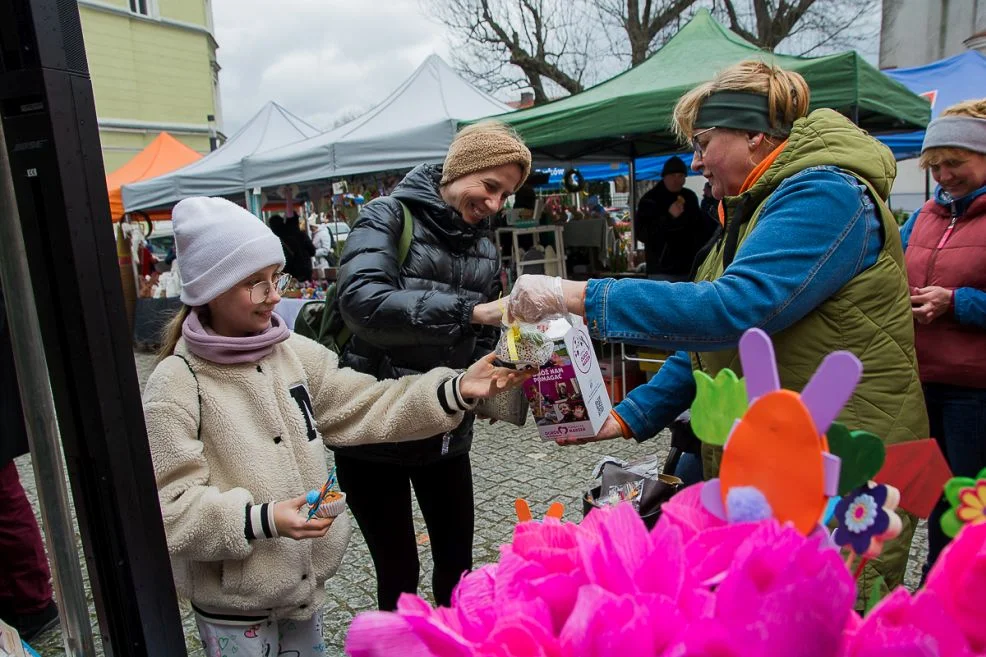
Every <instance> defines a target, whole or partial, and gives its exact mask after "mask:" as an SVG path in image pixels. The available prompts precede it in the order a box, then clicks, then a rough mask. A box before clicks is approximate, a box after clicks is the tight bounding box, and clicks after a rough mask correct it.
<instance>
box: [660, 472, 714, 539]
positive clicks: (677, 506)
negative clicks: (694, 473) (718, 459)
mask: <svg viewBox="0 0 986 657" xmlns="http://www.w3.org/2000/svg"><path fill="white" fill-rule="evenodd" d="M703 486H705V482H702V483H698V484H693V485H691V486H688V487H687V488H684V489H682V490H681V491H680V492H678V493H677V494H676V495H675V496H674V497H672V498H671V499H670V500H668V501H667V502H665V503H664V504H663V505H662V506H661V518H660V519H659V520H658V521H657V524H658V525H662V524H664V525H673V526H675V527H677V528H678V529H679V530H681V536H682V539H683V540H684V541H685V542H688V541H689V540H691V539H692V537H694V536H695V535H696V534H698V533H700V532H702V531H704V530H706V529H711V528H713V527H721V526H723V525H725V524H726V521H725V520H722V519H721V518H717V517H715V516H714V515H712V514H711V513H709V511H708V509H706V508H705V505H703V504H702V487H703ZM656 529H657V526H655V530H656Z"/></svg>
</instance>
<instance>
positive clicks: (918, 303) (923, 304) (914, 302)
mask: <svg viewBox="0 0 986 657" xmlns="http://www.w3.org/2000/svg"><path fill="white" fill-rule="evenodd" d="M951 305H952V291H951V290H946V289H945V288H943V287H938V286H937V285H931V286H929V287H921V288H917V287H914V288H911V312H912V313H913V314H914V319H916V320H917V321H918V323H920V324H930V323H931V322H933V321H935V320H936V319H938V318H939V317H941V316H942V315H944V314H945V313H946V312H948V309H949V307H950V306H951Z"/></svg>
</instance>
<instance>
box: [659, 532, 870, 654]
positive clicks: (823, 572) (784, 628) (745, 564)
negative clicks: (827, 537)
mask: <svg viewBox="0 0 986 657" xmlns="http://www.w3.org/2000/svg"><path fill="white" fill-rule="evenodd" d="M754 526H755V530H754V531H753V532H752V533H750V535H749V536H748V538H747V539H746V540H745V541H744V542H742V543H741V544H740V546H739V547H738V548H737V550H736V552H735V556H734V561H733V564H732V566H731V567H730V568H729V570H728V571H727V572H726V575H725V577H723V579H722V582H721V583H720V584H719V585H718V587H717V589H716V591H715V606H714V610H713V612H712V618H711V619H708V620H711V621H714V622H715V623H716V624H718V625H720V626H721V627H722V628H724V630H725V632H724V633H717V634H715V636H716V637H719V638H717V639H716V641H717V642H718V643H717V645H719V648H717V651H718V652H717V653H715V654H732V653H731V652H730V651H729V650H727V649H726V647H725V646H726V645H728V646H732V648H731V650H732V651H733V652H735V654H745V655H760V656H763V657H781V656H788V655H799V656H801V657H816V656H817V657H830V656H831V655H834V654H835V653H836V651H837V649H838V646H839V644H840V640H841V633H842V628H843V627H844V626H845V624H846V621H847V619H848V618H849V616H850V614H851V613H852V606H853V602H854V601H855V597H856V591H855V586H854V584H853V580H852V577H851V576H850V574H849V572H848V571H847V570H846V567H845V565H844V564H843V563H842V560H841V559H840V557H839V554H838V553H837V552H836V551H835V550H832V549H829V548H826V547H825V546H824V543H823V542H822V541H820V540H818V539H817V538H805V537H804V536H802V535H801V534H800V533H799V532H798V531H796V530H795V529H794V528H793V527H790V526H785V527H781V526H780V525H779V524H778V523H777V522H776V521H775V520H769V521H766V522H763V523H757V524H756V525H754ZM703 626H704V624H703ZM685 634H686V636H685V637H684V638H683V640H682V641H681V645H680V646H678V647H676V649H677V650H678V651H679V652H680V653H681V654H701V653H700V652H699V651H698V650H699V649H698V647H697V646H698V645H699V644H701V645H707V644H708V641H709V637H708V636H701V634H702V633H700V632H695V631H691V630H690V631H688V632H686V633H685ZM723 641H728V642H729V643H728V644H725V645H720V644H722V642H723ZM693 644H694V645H693ZM674 654H678V653H674Z"/></svg>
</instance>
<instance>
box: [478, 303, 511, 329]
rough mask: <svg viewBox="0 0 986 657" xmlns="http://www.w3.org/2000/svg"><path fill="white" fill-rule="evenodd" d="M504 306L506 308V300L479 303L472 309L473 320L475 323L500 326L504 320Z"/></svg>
mask: <svg viewBox="0 0 986 657" xmlns="http://www.w3.org/2000/svg"><path fill="white" fill-rule="evenodd" d="M504 308H506V305H505V300H504V301H488V302H486V303H477V304H476V305H475V306H474V307H473V309H472V318H471V321H472V323H473V324H485V325H487V326H499V325H500V324H501V323H502V322H503V309H504Z"/></svg>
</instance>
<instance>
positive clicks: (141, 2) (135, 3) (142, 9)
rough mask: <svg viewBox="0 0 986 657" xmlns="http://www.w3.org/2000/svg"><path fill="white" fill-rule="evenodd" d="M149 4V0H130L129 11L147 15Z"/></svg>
mask: <svg viewBox="0 0 986 657" xmlns="http://www.w3.org/2000/svg"><path fill="white" fill-rule="evenodd" d="M150 4H151V2H150V0H130V11H132V12H133V13H135V14H140V15H141V16H149V15H150V14H151V10H150Z"/></svg>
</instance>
